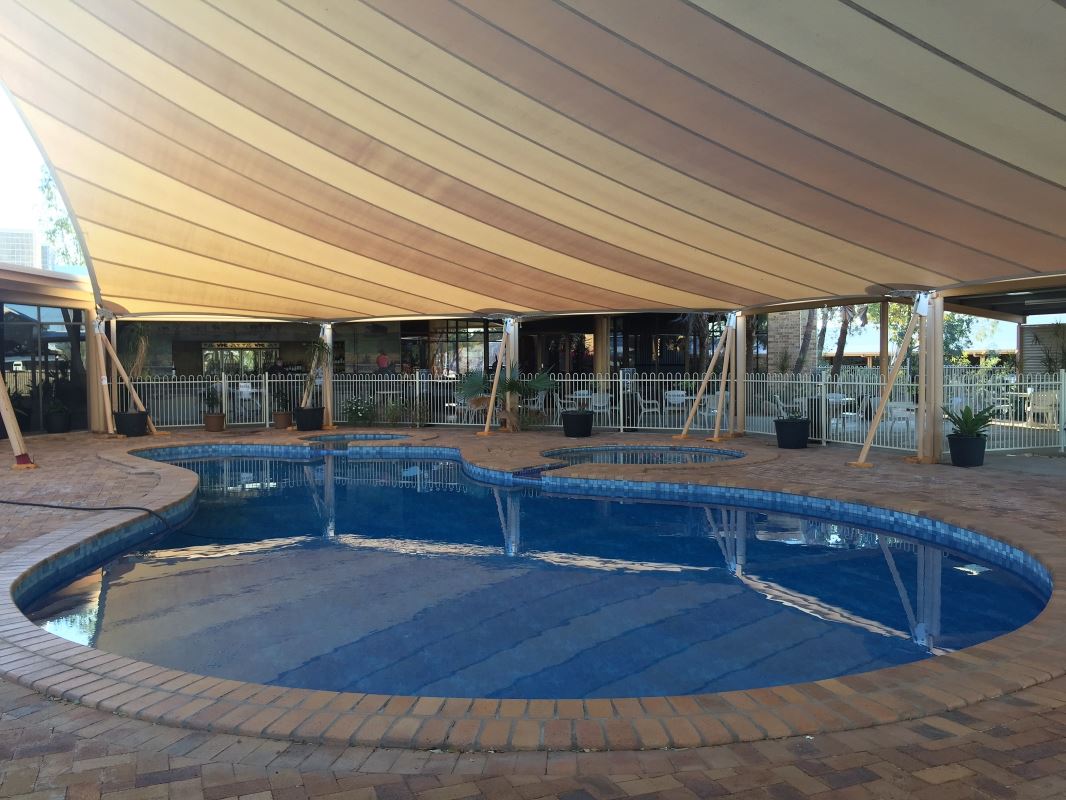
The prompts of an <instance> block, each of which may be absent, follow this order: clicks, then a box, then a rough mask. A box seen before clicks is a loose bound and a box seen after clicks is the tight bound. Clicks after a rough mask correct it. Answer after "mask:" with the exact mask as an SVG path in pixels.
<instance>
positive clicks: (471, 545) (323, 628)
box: [23, 446, 1050, 698]
mask: <svg viewBox="0 0 1066 800" xmlns="http://www.w3.org/2000/svg"><path fill="white" fill-rule="evenodd" d="M398 451H399V453H402V454H397V453H398ZM218 452H221V448H218V447H201V448H197V449H189V448H176V449H173V450H172V451H171V452H170V454H169V456H165V457H166V458H168V459H169V460H171V461H172V462H173V463H176V464H179V465H181V466H183V467H186V468H188V469H191V470H194V471H195V472H196V473H197V474H198V475H199V476H200V489H199V503H198V508H197V511H196V513H195V515H194V516H193V517H192V518H191V519H190V520H189V521H188V522H187V523H186V524H184V525H183V526H182V527H181V528H180V529H177V530H174V531H171V532H169V533H167V534H165V535H163V536H160V537H158V538H156V539H154V540H152V541H149V542H146V543H145V544H144V545H143V546H142V547H140V548H139V549H137V550H136V551H131V552H128V553H126V554H124V555H122V556H120V557H118V558H115V559H113V560H111V561H109V562H108V563H106V564H103V565H102V566H98V567H97V568H96V569H92V570H90V571H88V572H86V573H85V574H83V575H82V576H80V577H78V578H77V579H75V580H73V581H70V580H68V581H67V582H66V583H65V584H64V585H62V586H59V587H56V588H53V589H52V590H51V591H49V592H48V593H47V594H44V595H41V596H38V597H36V598H23V607H24V608H25V610H26V611H27V613H28V614H29V615H30V616H31V617H32V618H33V619H34V620H36V621H37V622H38V623H39V624H40V625H42V626H43V627H45V628H46V629H48V630H50V631H52V632H53V633H56V634H58V635H60V636H64V637H66V638H68V639H72V640H74V641H79V642H82V643H85V644H91V645H92V646H94V647H98V648H101V649H103V650H107V651H110V652H114V653H119V654H122V655H126V656H130V657H132V658H137V659H141V660H144V661H149V662H152V663H156V664H161V665H164V666H167V667H173V668H176V669H181V670H186V671H190V672H196V673H201V674H207V675H215V676H220V677H225V678H234V679H237V680H242V681H254V682H259V683H269V684H277V685H282V686H295V687H304V688H309V689H329V690H338V691H344V690H346V691H358V692H367V693H376V694H386V695H392V694H403V695H432V696H462V697H524V698H541V697H544V698H579V697H584V698H592V697H621V696H647V695H679V694H692V693H701V692H711V691H721V690H728V689H745V688H753V687H760V686H770V685H776V684H782V683H794V682H800V681H807V680H816V679H821V678H827V677H832V676H838V675H844V674H851V673H857V672H865V671H868V670H873V669H878V668H881V667H886V666H891V665H895V664H903V663H908V662H912V661H917V660H920V659H925V658H929V657H931V656H934V655H936V654H938V653H942V652H947V651H951V650H954V649H957V648H960V647H966V646H969V645H972V644H976V643H978V642H981V641H985V640H987V639H990V638H992V637H995V636H998V635H1000V634H1002V633H1005V632H1007V631H1010V630H1012V629H1014V628H1017V627H1019V626H1021V625H1023V624H1025V623H1026V622H1028V621H1029V620H1031V619H1032V618H1033V617H1035V616H1036V615H1037V614H1038V613H1039V612H1040V610H1041V609H1042V608H1043V606H1044V605H1045V603H1046V600H1047V597H1048V593H1049V590H1050V586H1049V579H1048V575H1047V572H1046V571H1045V570H1043V568H1041V567H1040V566H1039V565H1038V564H1037V563H1036V562H1035V560H1033V559H1032V558H1031V557H1029V556H1027V555H1026V554H1024V553H1022V552H1021V551H1018V550H1016V549H1014V548H1011V547H1008V546H1007V545H1004V544H1002V543H999V542H995V541H993V540H990V539H987V538H985V537H981V536H978V535H977V534H974V533H972V532H968V531H960V530H958V529H952V528H950V527H949V526H946V525H943V524H941V523H932V522H930V521H928V520H922V519H920V518H916V517H911V516H908V515H904V514H896V513H888V512H883V511H877V510H874V509H862V508H861V507H856V506H853V505H849V504H841V503H836V504H833V503H831V501H824V500H815V499H811V498H798V497H794V496H790V495H775V494H769V493H758V492H752V491H749V490H731V493H726V492H725V490H716V489H715V487H701V488H700V489H698V490H692V491H693V492H695V493H697V494H701V495H702V497H701V498H689V499H685V500H682V499H680V498H678V497H676V496H675V498H674V499H672V500H671V499H656V498H652V497H647V496H641V497H640V498H639V499H637V498H636V497H634V496H633V495H635V494H637V493H639V492H643V493H645V494H646V493H648V492H650V491H659V492H666V491H667V490H668V487H659V486H652V487H649V486H642V487H638V486H635V485H623V484H620V483H617V482H616V483H614V484H610V485H607V484H594V483H591V482H586V481H573V480H567V479H565V478H552V477H551V475H550V473H545V477H544V478H543V479H542V480H520V479H515V478H513V476H510V475H506V474H497V475H495V476H491V475H488V474H487V473H484V472H479V473H478V474H479V475H480V476H481V477H493V478H495V479H498V480H501V481H505V482H507V483H509V484H511V485H494V484H490V483H483V482H479V481H477V480H475V479H473V478H472V477H470V475H469V474H468V472H470V471H471V470H470V469H469V468H467V467H466V465H464V464H463V463H462V462H460V461H458V460H456V459H454V458H447V457H442V454H435V453H433V451H430V450H429V449H428V448H427V449H424V450H422V449H407V450H404V449H402V448H389V447H375V448H372V449H368V450H367V451H366V452H363V453H360V452H358V451H356V452H354V453H349V452H347V451H343V452H326V453H322V452H314V453H310V454H309V453H308V452H307V450H306V449H305V448H295V447H288V448H269V447H267V448H255V447H245V448H240V447H234V446H229V447H227V448H226V452H227V454H226V455H215V453H218ZM166 453H167V451H165V450H159V451H156V456H155V457H157V458H158V457H164V454H166ZM404 454H406V457H405V456H404ZM419 454H421V455H433V456H434V457H426V458H417V457H413V456H415V455H419ZM297 455H300V456H303V457H302V458H298V457H296V456H297ZM603 491H610V492H613V493H616V494H620V495H622V496H603V495H594V494H590V493H591V492H603ZM710 493H717V494H719V495H720V496H721V497H722V498H724V499H725V500H728V502H720V503H715V504H711V503H707V502H696V501H695V500H696V499H707V498H708V497H710ZM756 502H758V503H759V507H755V506H754V505H753V504H754V503H756ZM815 510H821V511H823V512H824V511H826V510H832V511H833V513H834V516H835V519H831V518H826V517H824V516H819V515H817V514H816V513H814V511H815ZM53 583H54V582H53Z"/></svg>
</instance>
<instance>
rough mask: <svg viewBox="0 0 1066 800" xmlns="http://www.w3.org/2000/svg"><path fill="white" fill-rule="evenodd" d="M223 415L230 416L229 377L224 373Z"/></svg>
mask: <svg viewBox="0 0 1066 800" xmlns="http://www.w3.org/2000/svg"><path fill="white" fill-rule="evenodd" d="M222 413H223V414H226V415H227V416H228V415H229V376H228V375H226V373H225V372H223V373H222Z"/></svg>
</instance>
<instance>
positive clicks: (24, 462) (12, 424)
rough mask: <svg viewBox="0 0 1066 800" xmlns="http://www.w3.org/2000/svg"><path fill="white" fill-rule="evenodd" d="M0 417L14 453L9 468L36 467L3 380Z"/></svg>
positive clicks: (1, 383)
mask: <svg viewBox="0 0 1066 800" xmlns="http://www.w3.org/2000/svg"><path fill="white" fill-rule="evenodd" d="M0 419H3V421H4V429H5V430H6V431H7V439H8V442H10V444H11V451H12V452H13V453H14V454H15V463H14V465H12V467H11V468H12V469H37V465H36V464H34V463H33V459H32V458H30V454H29V452H28V451H27V450H26V440H25V439H23V438H22V429H21V428H20V427H19V421H18V417H17V416H16V415H15V407H14V406H13V405H11V395H9V394H8V393H7V384H6V383H5V382H3V381H0Z"/></svg>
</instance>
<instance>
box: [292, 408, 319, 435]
mask: <svg viewBox="0 0 1066 800" xmlns="http://www.w3.org/2000/svg"><path fill="white" fill-rule="evenodd" d="M325 413H326V408H325V406H313V407H311V408H298V409H296V411H295V412H293V415H294V418H295V419H296V430H298V431H320V430H322V418H323V415H324V414H325Z"/></svg>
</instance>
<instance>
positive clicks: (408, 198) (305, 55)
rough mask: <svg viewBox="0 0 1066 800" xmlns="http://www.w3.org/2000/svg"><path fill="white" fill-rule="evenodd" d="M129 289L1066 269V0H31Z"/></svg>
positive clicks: (345, 287)
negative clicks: (1061, 2) (1059, 0)
mask: <svg viewBox="0 0 1066 800" xmlns="http://www.w3.org/2000/svg"><path fill="white" fill-rule="evenodd" d="M0 8H2V12H0V77H2V79H3V81H4V83H5V84H6V86H7V87H8V89H9V90H10V92H11V93H12V95H13V96H14V97H15V98H16V102H17V105H18V106H19V108H20V109H21V111H22V113H23V114H24V115H25V118H26V120H27V122H28V124H29V125H30V127H31V129H32V130H33V131H34V133H35V134H36V135H37V136H38V138H39V140H40V142H41V145H42V147H43V150H44V152H45V153H46V155H47V157H48V158H49V159H50V160H51V162H52V164H53V165H54V166H55V169H56V174H57V178H58V180H59V181H60V183H61V185H62V187H63V189H64V190H65V192H66V194H67V195H68V197H69V200H70V203H71V205H72V210H73V212H74V214H75V215H76V217H77V220H78V222H79V224H80V226H81V229H82V230H83V232H84V235H85V240H86V242H87V244H88V249H89V254H90V256H91V258H92V266H93V269H94V272H95V277H96V281H97V283H98V285H99V289H100V291H101V293H102V295H103V297H104V299H105V300H106V301H107V304H108V305H109V306H111V307H112V308H113V309H114V310H116V311H118V312H128V313H183V312H196V313H203V314H215V315H245V316H259V317H270V318H277V319H286V318H296V319H299V318H315V319H344V318H358V317H368V316H369V317H378V316H412V315H447V314H469V313H472V312H478V311H484V310H489V309H493V310H510V311H515V312H519V313H528V312H596V311H613V310H637V309H647V310H655V309H662V308H693V309H731V308H739V307H752V306H762V305H766V304H770V303H775V302H781V301H798V300H808V299H818V298H832V297H853V296H872V295H878V294H880V293H882V292H883V291H884V290H885V289H886V288H891V287H915V286H920V287H943V286H950V285H954V284H957V283H962V282H983V281H989V280H994V279H1005V278H1024V277H1028V276H1033V275H1040V274H1054V273H1063V272H1066V189H1064V186H1066V116H1064V115H1066V48H1064V47H1063V44H1062V43H1063V42H1064V41H1066V9H1064V8H1063V7H1062V6H1061V5H1059V4H1057V3H1056V2H1054V0H1018V2H1014V3H1002V2H996V1H995V0H942V2H938V3H928V2H926V1H925V0H850V2H846V3H845V2H837V0H802V1H801V2H770V1H769V0H766V1H765V2H736V1H735V0H692V2H683V1H682V0H656V2H646V0H556V1H555V2H549V0H536V1H534V0H524V2H498V0H456V1H455V2H446V1H445V0H421V1H420V2H407V0H394V1H390V0H363V1H362V2H331V1H330V0H299V2H271V3H264V2H261V1H260V0H203V1H201V0H188V1H187V2H180V3H175V2H172V0H140V1H139V2H133V0H77V1H76V2H70V1H68V0H53V1H52V2H48V3H38V2H31V0H0Z"/></svg>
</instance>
